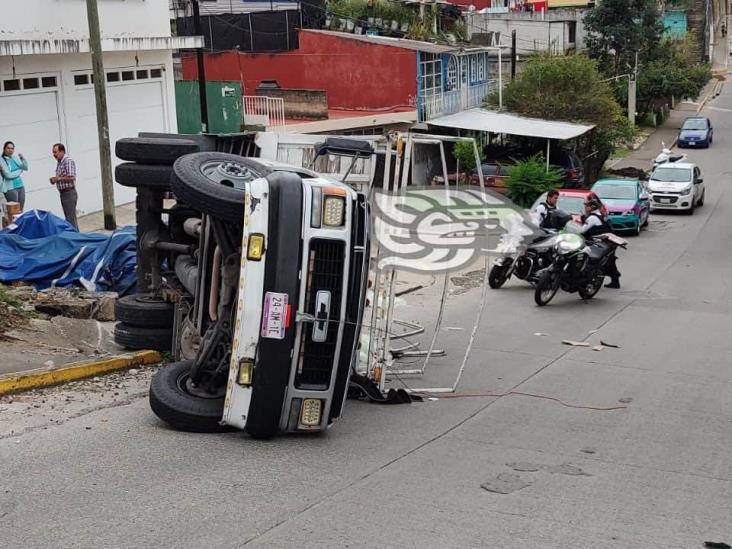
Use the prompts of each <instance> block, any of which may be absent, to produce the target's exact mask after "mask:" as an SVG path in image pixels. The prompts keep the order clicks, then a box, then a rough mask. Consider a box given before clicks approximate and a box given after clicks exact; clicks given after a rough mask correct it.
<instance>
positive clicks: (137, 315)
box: [114, 294, 173, 328]
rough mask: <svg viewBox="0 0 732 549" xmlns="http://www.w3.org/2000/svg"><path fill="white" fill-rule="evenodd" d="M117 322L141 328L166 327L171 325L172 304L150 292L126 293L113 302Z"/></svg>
mask: <svg viewBox="0 0 732 549" xmlns="http://www.w3.org/2000/svg"><path fill="white" fill-rule="evenodd" d="M114 314H115V318H116V320H117V321H118V322H124V323H126V324H132V325H133V326H138V327H141V328H168V327H170V326H172V325H173V304H172V303H168V302H167V301H163V300H162V299H161V298H159V297H156V296H153V295H151V294H135V295H127V296H125V297H121V298H119V299H118V300H117V301H116V302H115V304H114Z"/></svg>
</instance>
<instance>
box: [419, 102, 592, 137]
mask: <svg viewBox="0 0 732 549" xmlns="http://www.w3.org/2000/svg"><path fill="white" fill-rule="evenodd" d="M427 124H430V125H432V126H442V127H443V128H458V129H461V130H474V131H483V132H491V133H505V134H510V135H523V136H525V137H542V138H544V139H559V140H564V139H573V138H575V137H579V136H580V135H582V134H584V133H587V132H588V131H590V130H591V129H592V128H593V127H594V126H584V125H582V124H572V123H570V122H555V121H553V120H542V119H540V118H525V117H523V116H519V115H517V114H510V113H503V112H495V111H489V110H486V109H470V110H467V111H461V112H459V113H456V114H449V115H447V116H441V117H440V118H435V119H434V120H428V121H427Z"/></svg>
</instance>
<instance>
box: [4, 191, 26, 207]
mask: <svg viewBox="0 0 732 549" xmlns="http://www.w3.org/2000/svg"><path fill="white" fill-rule="evenodd" d="M4 194H5V200H7V201H8V202H19V203H20V211H21V212H22V211H23V210H25V187H20V188H18V189H10V190H9V191H5V193H4Z"/></svg>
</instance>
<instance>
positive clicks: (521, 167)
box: [506, 153, 562, 208]
mask: <svg viewBox="0 0 732 549" xmlns="http://www.w3.org/2000/svg"><path fill="white" fill-rule="evenodd" d="M561 182H562V173H561V172H560V171H559V170H558V169H557V168H555V167H554V166H550V167H549V170H548V171H547V169H546V159H545V158H544V155H543V154H541V153H539V154H535V155H534V156H532V157H530V158H528V159H526V160H519V161H518V162H516V165H515V166H512V167H511V168H509V169H508V179H507V180H506V188H507V189H508V196H509V198H510V199H511V200H513V201H514V203H515V204H517V205H518V206H521V207H522V208H529V207H531V205H532V204H533V203H534V201H535V200H536V199H537V198H539V196H540V195H541V193H545V192H547V191H550V190H552V189H556V188H557V187H559V185H560V183H561Z"/></svg>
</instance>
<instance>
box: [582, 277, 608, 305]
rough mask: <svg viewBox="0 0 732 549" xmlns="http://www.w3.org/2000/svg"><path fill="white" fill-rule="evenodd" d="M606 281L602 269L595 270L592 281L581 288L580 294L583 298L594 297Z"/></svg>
mask: <svg viewBox="0 0 732 549" xmlns="http://www.w3.org/2000/svg"><path fill="white" fill-rule="evenodd" d="M603 282H605V275H604V273H603V272H602V271H595V272H594V273H593V275H592V278H591V279H590V281H589V282H588V283H587V284H585V285H584V286H582V287H581V288H580V289H579V295H580V297H581V298H582V299H592V298H593V297H595V296H596V295H597V292H599V291H600V288H602V283H603Z"/></svg>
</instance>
